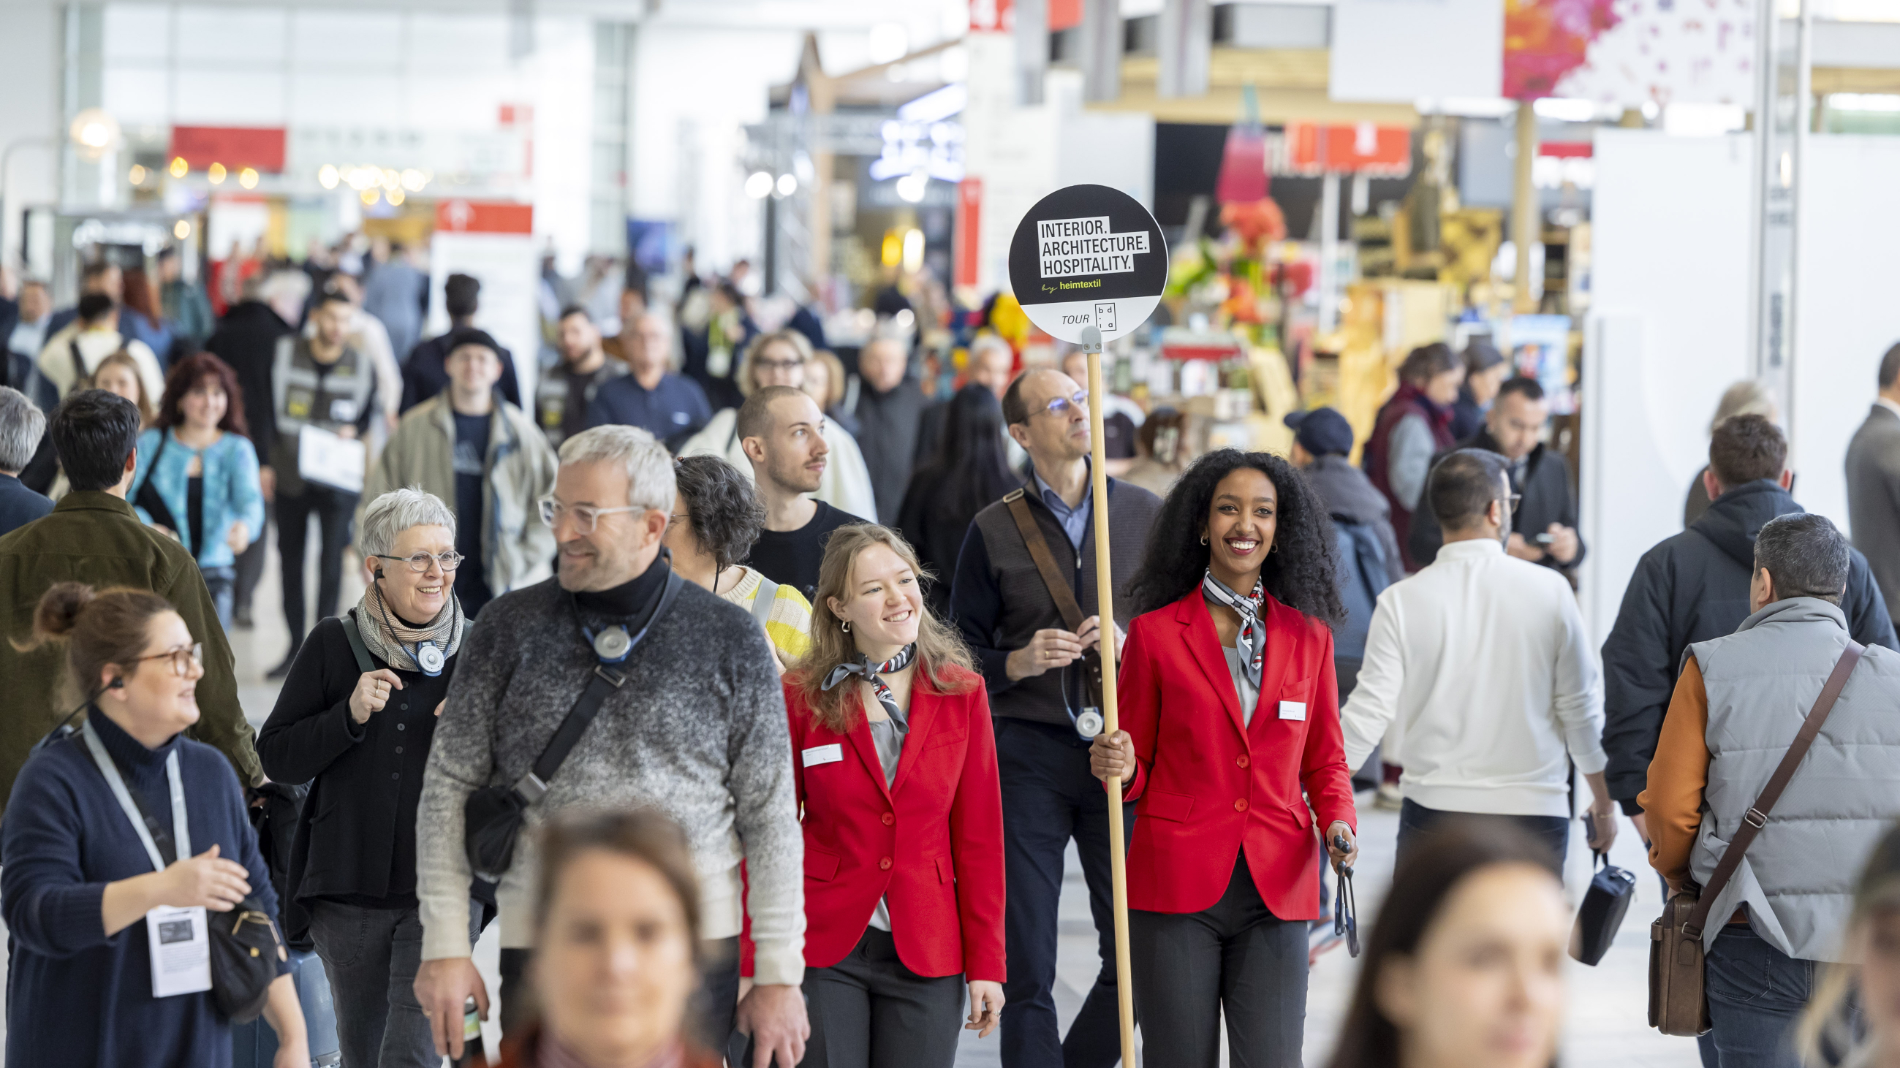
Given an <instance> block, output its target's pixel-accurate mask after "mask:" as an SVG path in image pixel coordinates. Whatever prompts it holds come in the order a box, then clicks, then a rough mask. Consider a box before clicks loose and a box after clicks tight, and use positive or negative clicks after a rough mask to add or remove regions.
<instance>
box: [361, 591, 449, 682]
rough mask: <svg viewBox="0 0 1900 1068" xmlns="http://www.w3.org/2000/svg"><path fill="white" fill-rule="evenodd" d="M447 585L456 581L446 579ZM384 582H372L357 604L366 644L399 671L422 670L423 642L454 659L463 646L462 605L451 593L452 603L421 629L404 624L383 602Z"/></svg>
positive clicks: (445, 656)
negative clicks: (419, 653) (420, 650)
mask: <svg viewBox="0 0 1900 1068" xmlns="http://www.w3.org/2000/svg"><path fill="white" fill-rule="evenodd" d="M442 581H443V583H444V584H445V585H447V584H449V583H450V582H451V581H452V580H451V579H450V578H449V576H446V575H445V576H443V579H442ZM382 585H383V584H382V583H381V582H372V583H370V584H369V587H368V588H367V589H365V590H364V591H363V599H362V600H360V601H358V602H356V629H357V630H358V631H359V632H360V633H361V634H362V635H363V644H364V645H366V646H368V647H369V651H370V652H372V653H375V654H376V655H377V656H378V657H380V658H381V659H382V661H383V662H384V663H386V664H388V665H389V666H390V667H393V668H395V669H396V670H397V671H421V670H422V665H420V664H418V663H416V657H415V650H416V648H417V647H418V646H420V645H421V644H422V643H423V642H434V643H435V647H436V648H438V649H440V650H442V659H444V660H447V659H448V658H449V657H451V656H454V655H455V652H456V650H457V649H459V648H461V645H462V625H463V619H462V602H461V600H460V599H459V598H457V597H456V596H455V592H454V590H450V591H449V603H448V604H445V605H443V606H442V611H440V612H437V613H436V614H435V618H434V619H432V620H430V621H429V622H428V623H426V624H424V625H423V626H420V627H412V626H410V625H409V624H407V623H405V622H403V620H402V617H401V616H398V615H397V614H396V613H395V611H394V610H392V609H391V608H390V607H389V604H388V602H386V601H384V600H383V591H382Z"/></svg>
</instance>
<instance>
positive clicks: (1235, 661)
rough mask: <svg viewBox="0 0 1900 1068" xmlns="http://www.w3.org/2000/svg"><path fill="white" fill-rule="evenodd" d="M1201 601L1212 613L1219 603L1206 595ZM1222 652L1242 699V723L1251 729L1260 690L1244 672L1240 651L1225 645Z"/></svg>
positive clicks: (1235, 694) (1236, 689) (1237, 692)
mask: <svg viewBox="0 0 1900 1068" xmlns="http://www.w3.org/2000/svg"><path fill="white" fill-rule="evenodd" d="M1201 599H1202V600H1204V601H1206V602H1207V606H1208V609H1209V610H1210V611H1211V610H1212V609H1213V608H1214V606H1215V605H1216V604H1218V603H1219V602H1217V601H1215V600H1214V599H1213V598H1211V597H1208V596H1206V595H1203V596H1202V598H1201ZM1220 651H1221V655H1222V656H1224V657H1226V658H1227V674H1228V676H1229V677H1230V678H1232V679H1233V680H1234V696H1235V697H1238V698H1240V721H1241V723H1242V724H1244V725H1246V726H1248V727H1251V726H1253V708H1254V706H1255V705H1257V704H1259V703H1260V689H1259V687H1256V686H1255V685H1254V684H1253V680H1252V679H1249V678H1248V677H1247V673H1246V671H1244V670H1242V665H1241V662H1240V650H1239V649H1236V648H1234V647H1233V646H1231V645H1223V646H1221V647H1220Z"/></svg>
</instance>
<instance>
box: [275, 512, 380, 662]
mask: <svg viewBox="0 0 1900 1068" xmlns="http://www.w3.org/2000/svg"><path fill="white" fill-rule="evenodd" d="M360 496H361V494H356V493H348V492H345V491H343V490H338V489H330V488H329V487H327V486H318V485H315V484H312V483H305V484H304V491H303V493H301V494H299V495H298V496H295V497H287V496H285V495H283V494H282V493H279V494H278V495H277V552H278V554H279V555H280V556H281V557H282V558H283V559H282V560H281V561H279V563H280V565H281V566H282V568H283V572H284V574H283V579H284V622H286V623H288V624H289V625H290V655H291V656H295V655H297V647H298V646H300V645H302V644H303V636H304V635H305V634H306V633H308V632H309V630H310V624H309V622H308V620H307V619H306V618H305V615H304V610H305V605H304V597H303V569H304V561H305V549H304V547H305V544H306V542H307V539H308V537H309V527H310V517H311V516H313V515H314V516H316V517H317V527H318V532H319V535H320V537H321V539H322V540H321V542H320V543H319V545H318V547H317V618H318V619H322V618H324V617H326V616H333V615H336V606H337V599H338V598H339V597H340V596H341V595H342V591H343V549H344V547H345V546H347V545H349V543H350V522H351V520H353V519H354V518H355V517H356V502H357V499H358V498H359V497H360Z"/></svg>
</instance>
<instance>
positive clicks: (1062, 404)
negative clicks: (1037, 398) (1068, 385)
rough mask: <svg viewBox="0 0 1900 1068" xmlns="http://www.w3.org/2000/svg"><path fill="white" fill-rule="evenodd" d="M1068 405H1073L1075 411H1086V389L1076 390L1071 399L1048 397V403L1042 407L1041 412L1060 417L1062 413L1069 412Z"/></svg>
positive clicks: (1087, 405)
mask: <svg viewBox="0 0 1900 1068" xmlns="http://www.w3.org/2000/svg"><path fill="white" fill-rule="evenodd" d="M1070 405H1074V406H1075V409H1076V411H1079V412H1086V411H1088V410H1089V391H1088V390H1086V389H1078V390H1076V391H1075V395H1074V396H1072V397H1050V398H1049V403H1048V404H1045V405H1043V407H1042V410H1043V411H1045V412H1048V413H1049V414H1050V415H1061V414H1062V413H1063V412H1066V411H1068V410H1069V406H1070Z"/></svg>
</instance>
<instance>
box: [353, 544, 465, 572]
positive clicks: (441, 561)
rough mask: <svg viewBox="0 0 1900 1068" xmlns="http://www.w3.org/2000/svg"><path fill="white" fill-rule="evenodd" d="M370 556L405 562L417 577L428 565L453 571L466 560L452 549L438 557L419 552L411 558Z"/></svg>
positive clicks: (381, 554) (380, 554)
mask: <svg viewBox="0 0 1900 1068" xmlns="http://www.w3.org/2000/svg"><path fill="white" fill-rule="evenodd" d="M370 555H372V556H374V557H376V558H377V559H378V560H403V561H407V562H408V564H409V570H411V571H414V572H415V573H416V574H418V575H419V574H421V573H423V572H425V571H427V570H429V565H430V564H435V565H436V566H438V567H440V568H441V569H442V570H444V571H453V570H455V569H456V568H458V567H461V566H462V561H464V560H466V559H468V557H466V556H463V555H462V554H461V553H458V552H456V551H455V550H454V549H450V550H449V551H448V552H445V553H441V554H439V555H438V554H436V553H425V552H422V551H420V550H418V551H417V552H416V553H415V554H413V555H411V556H391V555H389V554H388V553H371V554H370Z"/></svg>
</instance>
